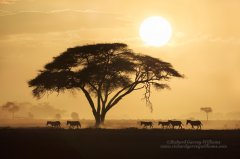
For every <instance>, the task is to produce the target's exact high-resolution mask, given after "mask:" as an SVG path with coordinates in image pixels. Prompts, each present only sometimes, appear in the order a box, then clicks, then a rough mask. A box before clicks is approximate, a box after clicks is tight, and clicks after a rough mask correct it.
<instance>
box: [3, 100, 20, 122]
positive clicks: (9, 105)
mask: <svg viewBox="0 0 240 159" xmlns="http://www.w3.org/2000/svg"><path fill="white" fill-rule="evenodd" d="M2 109H3V110H5V111H8V112H10V113H12V118H13V119H14V114H15V113H16V112H17V111H19V106H17V105H16V104H15V103H13V102H7V103H6V104H4V105H3V106H2Z"/></svg>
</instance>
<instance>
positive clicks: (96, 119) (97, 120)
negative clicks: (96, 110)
mask: <svg viewBox="0 0 240 159" xmlns="http://www.w3.org/2000/svg"><path fill="white" fill-rule="evenodd" d="M94 117H95V127H96V128H98V127H99V126H100V125H101V118H100V114H96V115H94Z"/></svg>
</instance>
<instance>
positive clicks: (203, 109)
mask: <svg viewBox="0 0 240 159" xmlns="http://www.w3.org/2000/svg"><path fill="white" fill-rule="evenodd" d="M200 110H201V111H204V112H205V113H206V115H207V120H208V113H211V112H212V108H211V107H202V108H200Z"/></svg>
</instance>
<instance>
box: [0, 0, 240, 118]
mask: <svg viewBox="0 0 240 159" xmlns="http://www.w3.org/2000/svg"><path fill="white" fill-rule="evenodd" d="M239 6H240V1H239V0H171V1H166V0H146V1H145V0H142V1H141V0H131V1H129V0H116V1H112V0H105V1H100V0H91V1H90V0H87V1H84V0H81V1H79V0H51V1H49V0H41V1H40V0H38V1H37V0H0V76H1V78H0V105H2V104H4V103H6V102H7V101H14V102H31V103H44V102H48V103H50V104H51V105H53V106H55V107H56V108H59V109H64V110H66V111H68V112H69V113H70V112H73V111H76V112H78V113H79V116H80V118H93V116H92V114H91V110H90V108H89V106H88V103H87V101H86V100H85V98H84V96H83V95H82V94H81V93H78V94H75V95H74V96H73V95H71V94H69V93H65V94H60V95H58V96H57V94H52V95H49V96H48V97H44V98H43V99H41V100H36V99H34V98H33V97H32V95H31V89H30V88H28V86H27V81H28V80H30V79H31V78H33V77H35V76H36V75H37V71H38V70H40V69H42V68H43V66H44V64H45V63H47V62H50V61H51V60H52V57H53V56H57V55H59V54H60V53H61V52H63V51H65V50H66V49H67V48H69V47H74V46H76V45H83V44H87V43H98V42H123V43H127V44H128V45H129V47H130V48H132V49H134V50H135V51H136V52H141V53H144V54H148V55H151V56H154V57H158V58H160V59H162V60H165V61H168V62H170V63H172V64H173V65H174V67H175V68H176V69H177V70H179V71H180V72H181V73H183V74H185V76H186V78H185V79H177V80H172V81H171V82H170V83H169V84H170V86H171V88H172V89H171V90H170V91H169V90H164V91H160V92H155V91H153V92H152V98H151V99H152V103H153V106H154V111H153V113H150V111H149V109H148V108H147V107H146V106H145V103H144V101H142V100H141V98H142V94H143V93H144V92H143V91H139V92H135V93H133V94H131V95H129V96H128V97H126V98H125V99H124V100H123V101H122V102H120V103H119V104H118V105H117V106H116V107H115V108H113V109H112V110H111V111H110V112H109V114H108V115H107V117H106V118H107V119H109V118H128V119H129V118H166V119H172V118H179V117H183V118H184V117H196V114H198V115H199V116H197V117H199V118H201V117H202V118H204V117H205V114H204V113H203V112H200V107H207V106H210V107H212V108H213V111H214V112H215V113H216V114H218V118H222V117H224V114H225V113H231V112H240V98H239V94H240V21H239V15H240V10H239ZM149 16H162V17H164V18H165V19H167V20H168V21H169V22H170V23H171V25H172V28H173V37H172V39H171V40H170V42H169V43H168V44H167V45H165V46H164V47H147V46H145V44H144V43H143V42H142V40H141V39H140V37H139V33H138V32H139V27H140V24H141V23H142V21H143V20H144V19H145V18H147V17H149ZM216 114H215V115H216ZM238 115H239V113H238ZM210 118H211V117H210ZM239 118H240V116H239Z"/></svg>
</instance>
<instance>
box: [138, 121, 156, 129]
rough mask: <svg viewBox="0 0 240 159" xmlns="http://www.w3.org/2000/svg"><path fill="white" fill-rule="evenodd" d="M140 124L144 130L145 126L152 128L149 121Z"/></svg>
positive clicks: (151, 123)
mask: <svg viewBox="0 0 240 159" xmlns="http://www.w3.org/2000/svg"><path fill="white" fill-rule="evenodd" d="M140 123H141V125H143V127H144V128H146V127H147V126H149V127H150V128H153V122H151V121H148V122H147V121H141V122H140Z"/></svg>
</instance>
